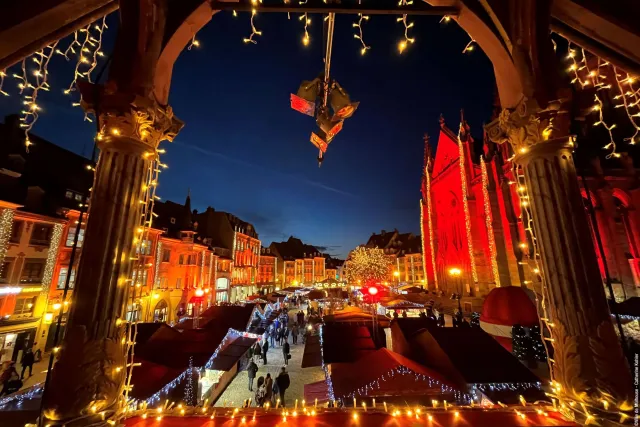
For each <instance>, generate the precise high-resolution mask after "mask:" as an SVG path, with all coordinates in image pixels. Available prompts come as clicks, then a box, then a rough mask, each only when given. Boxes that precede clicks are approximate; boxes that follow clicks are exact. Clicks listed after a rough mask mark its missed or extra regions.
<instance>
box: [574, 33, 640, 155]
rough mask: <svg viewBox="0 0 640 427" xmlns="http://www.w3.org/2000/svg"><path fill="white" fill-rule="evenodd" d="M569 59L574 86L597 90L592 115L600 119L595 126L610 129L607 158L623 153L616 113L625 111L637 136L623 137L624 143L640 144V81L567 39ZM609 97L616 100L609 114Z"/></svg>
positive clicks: (605, 147)
mask: <svg viewBox="0 0 640 427" xmlns="http://www.w3.org/2000/svg"><path fill="white" fill-rule="evenodd" d="M566 60H567V61H568V62H569V67H568V68H567V72H568V73H570V74H571V75H572V77H573V78H572V80H571V83H573V84H575V85H576V86H577V87H578V88H580V89H583V90H586V89H587V88H589V87H593V88H594V89H595V94H594V104H593V106H592V107H591V112H592V114H594V115H596V117H597V118H596V119H595V121H594V123H593V125H594V126H601V127H603V128H604V129H605V130H606V133H607V136H608V141H607V142H606V143H605V145H604V146H603V149H604V150H606V151H607V155H606V158H608V159H609V158H612V157H614V158H619V157H620V156H621V154H620V153H619V152H618V151H617V149H618V145H617V144H616V138H615V135H614V129H616V128H618V123H615V122H613V121H612V118H611V117H612V116H615V114H613V113H615V110H617V109H623V110H624V113H625V116H626V118H627V122H628V125H629V126H630V127H631V128H632V129H633V135H631V136H629V137H625V138H623V141H625V142H627V143H628V144H629V145H634V144H636V143H637V142H638V141H640V138H639V137H638V135H640V89H636V88H634V83H636V81H637V79H636V78H635V77H633V76H631V75H629V74H628V73H626V72H624V71H622V70H620V69H619V68H617V67H615V66H614V65H612V64H611V63H609V62H608V61H605V60H603V59H602V58H600V57H599V56H597V55H594V54H592V53H590V52H587V51H585V50H584V49H582V48H576V47H575V46H574V45H573V44H572V43H571V41H569V40H567V55H566ZM590 63H591V64H592V65H590ZM613 81H615V84H614V82H613ZM605 91H608V93H607V92H605ZM606 96H609V97H611V99H612V101H614V105H613V110H614V111H613V112H611V111H609V112H608V113H605V109H606V105H605V103H604V97H606Z"/></svg>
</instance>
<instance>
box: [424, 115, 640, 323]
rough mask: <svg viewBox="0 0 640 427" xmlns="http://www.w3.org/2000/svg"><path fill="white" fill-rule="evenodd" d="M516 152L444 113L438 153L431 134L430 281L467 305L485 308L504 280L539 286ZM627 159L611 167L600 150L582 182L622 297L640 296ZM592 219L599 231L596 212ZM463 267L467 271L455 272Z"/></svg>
mask: <svg viewBox="0 0 640 427" xmlns="http://www.w3.org/2000/svg"><path fill="white" fill-rule="evenodd" d="M512 156H513V152H512V149H511V147H510V146H509V145H507V144H503V145H496V144H493V143H491V142H489V141H487V140H485V141H483V143H482V144H481V145H478V144H477V143H476V141H474V139H473V138H472V137H471V135H470V128H469V126H468V124H467V123H466V122H465V121H464V119H463V120H462V126H461V128H460V135H459V137H458V132H454V131H452V130H451V129H449V128H448V127H447V125H446V124H445V122H444V119H443V118H441V119H440V134H439V137H438V145H437V151H436V153H435V156H432V150H431V146H430V143H429V138H428V137H425V158H424V167H423V176H422V199H421V203H420V204H421V227H422V236H424V238H423V239H422V247H423V253H424V256H423V262H424V270H425V272H426V278H425V282H426V284H427V286H428V287H429V289H432V290H435V291H441V292H442V293H443V294H444V295H445V296H447V295H451V294H462V301H463V306H464V307H465V310H467V311H469V310H474V311H475V310H479V309H480V308H481V303H482V300H483V298H484V296H486V295H487V294H488V292H489V291H490V290H491V289H492V288H494V287H496V286H523V287H526V288H529V289H532V290H533V291H536V292H539V283H540V277H539V276H538V274H536V273H537V272H536V271H535V269H534V270H533V272H531V271H530V270H528V269H525V268H523V266H524V265H525V264H527V262H528V260H529V259H530V257H531V256H532V251H533V243H532V242H531V241H530V240H529V239H528V236H527V233H526V232H525V229H526V223H525V221H526V213H525V221H523V219H522V213H523V212H522V211H523V207H524V206H526V205H527V203H528V202H527V199H526V197H523V198H522V199H520V197H519V193H520V192H522V191H523V190H522V188H520V187H519V186H518V185H517V184H516V178H515V176H514V170H513V164H512V162H511V159H512ZM620 160H621V162H620V163H619V165H620V166H623V167H622V168H616V169H608V170H606V171H604V170H603V168H602V167H601V166H600V160H599V159H598V158H597V157H595V158H593V159H591V165H590V166H587V167H586V168H585V170H584V174H582V178H583V179H582V180H581V181H580V184H581V186H582V192H583V199H584V201H585V209H587V207H588V203H587V202H589V200H588V199H587V197H588V198H590V202H591V203H592V204H593V206H594V209H595V222H596V223H597V228H598V231H599V234H600V237H601V239H602V242H603V247H604V253H605V258H606V260H607V266H608V267H609V272H610V275H611V277H612V281H613V283H614V287H615V290H616V296H617V298H621V299H624V298H628V297H630V296H635V295H636V287H637V286H638V285H640V281H639V280H638V277H639V274H638V252H637V248H638V243H640V228H638V225H639V224H640V217H638V215H639V213H638V211H636V208H635V206H640V187H639V186H638V183H639V181H638V177H637V172H636V170H635V169H634V167H633V163H632V160H631V158H630V157H629V156H627V155H626V154H623V155H622V158H621V159H620ZM585 182H586V187H587V188H588V191H587V190H585ZM590 222H591V226H592V233H595V231H594V228H593V222H594V219H593V218H591V221H590ZM594 237H595V234H594ZM594 246H595V247H596V248H597V244H595V243H594ZM596 252H597V256H598V260H599V263H600V267H601V272H603V263H602V259H601V257H600V253H599V251H596ZM456 270H459V274H452V272H454V273H456ZM603 277H604V273H603Z"/></svg>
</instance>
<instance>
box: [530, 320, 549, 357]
mask: <svg viewBox="0 0 640 427" xmlns="http://www.w3.org/2000/svg"><path fill="white" fill-rule="evenodd" d="M529 336H530V339H531V350H532V356H533V358H534V359H535V360H537V361H539V362H546V361H547V352H546V350H545V348H544V344H543V343H542V337H541V336H540V326H534V327H532V328H531V329H530V331H529Z"/></svg>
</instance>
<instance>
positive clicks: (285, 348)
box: [282, 338, 290, 365]
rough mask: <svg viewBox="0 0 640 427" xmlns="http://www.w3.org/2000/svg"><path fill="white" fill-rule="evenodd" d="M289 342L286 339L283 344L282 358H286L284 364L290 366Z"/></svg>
mask: <svg viewBox="0 0 640 427" xmlns="http://www.w3.org/2000/svg"><path fill="white" fill-rule="evenodd" d="M289 350H290V349H289V342H288V341H287V339H286V338H285V340H284V344H282V356H283V357H284V364H285V365H288V364H289Z"/></svg>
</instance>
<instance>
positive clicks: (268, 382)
mask: <svg viewBox="0 0 640 427" xmlns="http://www.w3.org/2000/svg"><path fill="white" fill-rule="evenodd" d="M264 390H265V394H264V401H265V402H271V399H272V398H273V378H271V374H267V378H265V379H264Z"/></svg>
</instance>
